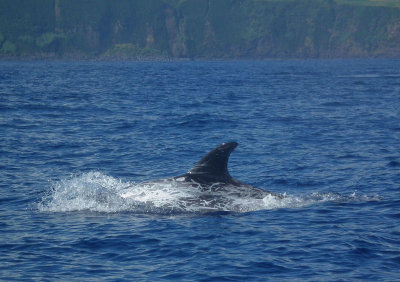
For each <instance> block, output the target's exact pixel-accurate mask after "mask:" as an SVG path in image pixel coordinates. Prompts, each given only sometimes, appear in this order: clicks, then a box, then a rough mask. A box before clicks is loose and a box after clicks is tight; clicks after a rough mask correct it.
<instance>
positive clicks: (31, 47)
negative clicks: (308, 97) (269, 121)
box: [0, 0, 400, 59]
mask: <svg viewBox="0 0 400 282" xmlns="http://www.w3.org/2000/svg"><path fill="white" fill-rule="evenodd" d="M0 57H3V58H10V57H13V58H51V57H55V58H79V59H81V58H88V59H125V58H127V59H141V58H144V59H146V58H308V57H317V58H320V57H323V58H325V57H328V58H334V57H400V3H399V2H398V1H395V0H347V1H344V0H136V1H131V0H119V1H112V0H85V1H81V0H40V1H37V0H0Z"/></svg>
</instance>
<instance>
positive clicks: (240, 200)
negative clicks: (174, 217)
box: [38, 172, 377, 214]
mask: <svg viewBox="0 0 400 282" xmlns="http://www.w3.org/2000/svg"><path fill="white" fill-rule="evenodd" d="M283 196H284V197H283V198H278V197H275V196H273V195H268V196H266V197H264V198H262V199H256V198H252V197H238V196H235V195H227V194H225V193H214V194H212V195H211V197H210V195H206V197H205V195H204V193H203V192H200V190H198V189H196V188H195V187H192V186H182V185H178V183H177V182H171V181H168V182H167V181H166V182H163V181H158V182H154V183H142V184H135V183H132V182H129V181H127V182H124V181H122V180H120V179H117V178H114V177H112V176H107V175H105V174H103V173H101V172H88V173H82V174H79V175H73V176H71V177H68V178H65V179H62V180H60V181H57V182H55V183H53V184H52V186H51V187H50V189H49V191H48V192H47V193H46V195H45V196H44V197H43V199H42V200H41V201H40V202H39V203H38V209H39V211H42V212H72V211H91V212H106V213H116V212H133V213H151V214H166V213H182V212H183V213H198V212H214V211H232V212H251V211H257V210H271V209H280V208H301V207H305V206H310V205H313V204H318V203H324V202H337V201H339V202H347V201H357V200H360V201H370V200H377V198H376V197H368V196H359V195H357V194H356V192H354V193H352V194H351V195H349V196H342V195H340V194H336V193H313V194H310V195H303V196H292V195H286V194H283Z"/></svg>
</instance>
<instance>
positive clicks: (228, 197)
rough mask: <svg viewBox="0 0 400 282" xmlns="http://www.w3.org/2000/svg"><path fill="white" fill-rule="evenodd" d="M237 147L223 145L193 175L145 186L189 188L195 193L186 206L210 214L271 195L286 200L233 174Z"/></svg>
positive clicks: (207, 156) (210, 154)
mask: <svg viewBox="0 0 400 282" xmlns="http://www.w3.org/2000/svg"><path fill="white" fill-rule="evenodd" d="M237 146H238V143H236V142H228V143H222V144H221V145H219V146H217V147H215V148H214V149H212V150H211V151H210V152H209V153H207V154H206V155H205V156H204V157H203V158H202V159H200V161H198V162H197V163H196V164H195V165H194V166H193V167H192V169H190V170H189V172H187V173H185V174H183V175H179V176H176V177H173V178H165V179H159V180H154V181H151V182H147V183H145V184H166V185H168V184H171V183H173V185H175V187H178V188H179V187H181V188H185V189H186V190H187V189H188V188H189V189H190V191H191V192H192V193H191V194H190V195H189V196H185V197H182V198H180V199H179V200H180V201H181V202H182V206H184V207H185V208H187V207H193V206H196V207H199V206H201V207H203V209H204V210H206V211H211V210H230V209H231V208H230V207H232V205H234V202H235V200H238V199H264V198H265V197H267V196H273V197H275V198H276V199H281V198H283V197H284V196H283V195H281V194H276V193H273V192H269V191H266V190H264V189H261V188H257V187H254V186H251V185H249V184H245V183H243V182H241V181H239V180H236V179H234V178H233V177H232V176H231V175H230V174H229V171H228V161H229V157H230V155H231V153H232V152H233V150H234V149H235V148H236V147H237ZM234 209H235V208H234Z"/></svg>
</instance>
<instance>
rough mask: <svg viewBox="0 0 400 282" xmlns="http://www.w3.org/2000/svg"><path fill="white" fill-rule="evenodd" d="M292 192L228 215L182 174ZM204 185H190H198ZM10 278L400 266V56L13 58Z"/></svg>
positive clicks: (380, 277) (372, 274) (8, 136)
mask: <svg viewBox="0 0 400 282" xmlns="http://www.w3.org/2000/svg"><path fill="white" fill-rule="evenodd" d="M228 141H237V142H238V143H239V146H238V147H237V148H236V150H235V151H234V152H233V153H232V155H231V158H230V162H229V168H230V173H231V175H232V176H233V177H235V178H236V179H239V180H241V181H242V182H245V183H248V184H251V185H254V186H256V187H260V188H263V189H266V190H268V191H273V192H275V193H279V194H282V195H284V196H285V197H283V198H282V199H278V198H275V197H266V198H264V199H252V198H240V199H235V204H234V205H232V206H222V207H221V208H220V209H218V210H216V211H214V212H204V211H203V210H202V209H201V207H193V206H192V207H189V206H185V203H182V202H180V201H179V200H178V199H180V198H182V196H184V195H182V194H184V193H188V191H181V190H179V189H176V188H177V187H173V185H172V186H171V185H170V186H166V185H164V186H163V185H145V184H141V183H143V182H146V181H149V180H152V179H159V178H164V177H171V176H177V175H181V174H183V173H185V172H187V171H188V170H189V169H190V168H191V167H192V166H193V165H194V164H195V163H196V162H197V161H198V160H200V158H201V157H202V156H203V155H204V154H206V153H207V152H208V151H209V150H211V149H212V148H213V147H215V146H217V145H219V144H221V143H222V142H228ZM189 193H190V191H189ZM0 261H1V264H0V280H31V279H32V280H43V281H58V280H63V281H98V280H105V281H124V280H125V281H159V280H180V281H245V280H246V281H266V280H271V281H280V280H281V281H292V280H300V281H349V280H352V281H355V280H375V281H395V280H397V281H399V280H400V60H271V61H177V62H176V61H175V62H0Z"/></svg>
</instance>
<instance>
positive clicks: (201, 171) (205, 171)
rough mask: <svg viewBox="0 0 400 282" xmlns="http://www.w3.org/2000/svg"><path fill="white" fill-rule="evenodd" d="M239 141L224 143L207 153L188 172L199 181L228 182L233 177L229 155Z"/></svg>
mask: <svg viewBox="0 0 400 282" xmlns="http://www.w3.org/2000/svg"><path fill="white" fill-rule="evenodd" d="M237 145H238V143H236V142H229V143H222V144H221V145H219V146H217V147H215V148H214V149H213V150H211V151H210V152H209V153H208V154H207V155H205V156H204V157H203V158H202V159H201V160H200V161H199V162H198V163H197V164H196V165H195V166H194V167H193V168H192V169H191V170H190V171H189V172H188V174H187V176H189V177H190V178H191V179H193V180H194V181H196V182H199V183H209V182H223V183H228V182H230V181H231V179H232V177H231V176H230V174H229V171H228V161H229V156H230V154H231V153H232V152H233V150H234V149H235V148H236V147H237Z"/></svg>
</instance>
